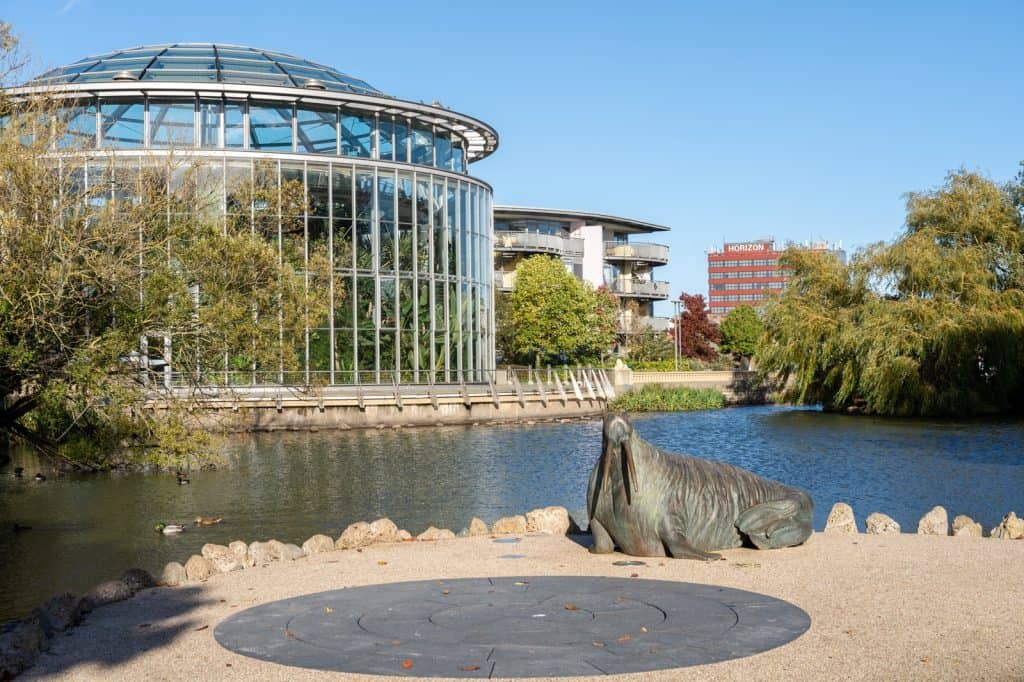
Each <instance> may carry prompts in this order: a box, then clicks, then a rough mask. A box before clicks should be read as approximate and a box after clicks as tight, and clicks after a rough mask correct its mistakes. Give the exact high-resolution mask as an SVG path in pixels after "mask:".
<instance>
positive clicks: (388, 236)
mask: <svg viewBox="0 0 1024 682" xmlns="http://www.w3.org/2000/svg"><path fill="white" fill-rule="evenodd" d="M394 269H395V224H394V223H393V222H391V221H390V220H382V221H380V271H381V272H385V271H389V270H394Z"/></svg>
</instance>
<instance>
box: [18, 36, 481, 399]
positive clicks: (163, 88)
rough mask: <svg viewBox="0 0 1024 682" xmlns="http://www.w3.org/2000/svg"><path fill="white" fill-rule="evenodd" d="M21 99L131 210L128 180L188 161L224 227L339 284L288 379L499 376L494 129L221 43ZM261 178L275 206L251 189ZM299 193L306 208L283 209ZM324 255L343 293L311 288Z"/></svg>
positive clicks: (97, 65) (68, 78) (324, 70)
mask: <svg viewBox="0 0 1024 682" xmlns="http://www.w3.org/2000/svg"><path fill="white" fill-rule="evenodd" d="M18 92H20V93H42V94H45V95H48V96H53V97H55V98H59V99H60V101H61V102H62V105H61V106H62V112H63V115H64V118H65V119H66V121H67V123H68V135H67V136H66V137H67V138H68V140H69V142H73V143H74V144H75V147H76V149H82V148H84V149H85V150H86V153H87V154H88V155H89V157H90V158H89V162H88V164H87V167H86V170H85V177H84V178H83V182H84V183H86V185H87V186H92V187H95V186H96V184H97V183H99V185H101V186H102V187H103V188H104V189H103V191H104V192H105V191H106V188H107V187H108V186H109V191H110V192H111V193H112V195H111V196H114V194H113V193H116V192H118V191H119V189H118V184H117V182H115V181H114V180H113V178H115V177H117V176H118V175H119V174H120V175H123V173H124V172H125V171H126V170H127V171H130V170H131V169H133V168H142V167H143V165H145V164H147V163H152V162H153V159H154V158H156V159H159V158H161V157H167V156H187V157H188V158H189V159H190V160H193V161H198V162H199V163H201V165H202V169H203V176H204V179H205V181H207V182H209V183H211V186H212V188H213V195H214V196H215V197H216V204H217V208H216V209H215V211H216V212H217V213H219V216H217V218H218V219H222V220H224V221H225V224H226V225H227V224H228V222H229V221H230V222H231V223H232V224H234V225H237V224H238V222H239V221H241V222H243V223H244V222H245V221H249V222H250V223H251V224H252V225H253V226H254V228H253V229H256V225H257V224H259V226H260V228H259V229H261V230H262V231H264V232H265V233H266V234H268V237H270V238H271V239H274V241H276V243H277V244H278V248H279V253H280V257H281V259H282V260H283V261H285V262H289V263H290V264H291V265H293V266H294V268H295V269H296V271H297V272H300V273H306V279H307V282H308V283H309V284H308V286H325V287H329V288H330V292H329V294H330V296H331V301H332V304H331V311H332V312H331V313H330V314H329V315H328V316H327V317H326V318H324V319H321V320H316V321H311V322H310V326H309V327H308V328H307V329H305V330H304V331H305V334H304V338H305V343H304V346H303V347H302V348H297V349H295V351H296V353H297V355H298V356H299V357H300V358H301V360H300V363H299V365H300V366H301V370H300V372H299V373H298V374H289V375H288V376H285V375H284V373H282V375H281V376H280V377H278V380H279V381H281V382H283V383H286V384H288V383H290V384H308V383H319V384H351V383H364V384H366V383H368V384H377V383H384V384H392V383H395V382H397V383H406V382H419V383H425V382H434V383H444V382H457V381H482V380H484V379H485V372H486V371H487V370H488V369H491V368H493V367H494V341H493V332H494V319H493V308H492V300H493V296H492V286H493V280H492V274H491V273H492V242H493V236H492V235H493V229H492V218H491V204H492V191H491V188H490V186H489V185H487V183H485V182H482V181H480V180H478V179H475V178H473V177H471V176H470V175H469V165H470V163H472V162H473V161H477V160H479V159H482V158H484V157H486V156H488V155H490V154H491V153H493V152H494V151H495V149H496V148H497V145H498V136H497V133H496V132H495V130H494V129H493V128H491V127H490V126H489V125H487V124H486V123H483V122H482V121H479V120H477V119H475V118H472V117H469V116H466V115H463V114H459V113H456V112H454V111H450V110H449V109H447V108H445V107H443V106H441V105H440V104H438V103H436V102H435V103H434V104H433V105H427V104H422V103H416V102H410V101H405V100H401V99H397V98H394V97H391V96H389V95H386V94H384V93H382V92H380V91H379V90H377V89H376V88H374V87H373V86H371V85H369V84H368V83H366V82H365V81H363V80H361V79H359V78H354V77H352V76H349V75H346V74H344V73H341V72H339V71H337V70H335V69H333V68H330V67H327V66H323V65H320V64H316V63H313V62H310V61H307V60H305V59H301V58H298V57H293V56H291V55H287V54H283V53H279V52H271V51H267V50H259V49H254V48H250V47H241V46H235V45H222V44H172V45H146V46H142V47H136V48H132V49H126V50H118V51H115V52H109V53H106V54H101V55H96V56H93V57H87V58H85V59H82V60H79V61H77V62H75V63H73V64H69V65H67V66H63V67H60V68H57V69H54V70H52V71H49V72H47V73H45V74H43V75H41V76H39V77H37V78H35V79H33V80H31V81H29V82H27V83H25V84H24V85H22V86H19V87H18V88H16V89H14V90H12V93H18ZM114 168H116V169H117V170H118V171H119V173H114V172H113V170H114ZM257 180H258V181H260V182H261V183H263V185H264V186H265V187H267V188H269V192H270V195H269V196H268V195H267V194H266V193H262V194H259V195H256V194H254V193H252V192H249V193H248V194H246V193H245V192H242V191H241V190H239V188H241V187H245V186H246V185H247V184H248V185H249V186H250V187H251V186H252V183H254V182H256V181H257ZM283 188H291V190H292V193H293V194H295V193H296V192H297V193H298V194H299V195H300V200H298V201H285V200H283V192H284V191H285V190H284V189H283ZM295 188H298V189H297V190H296V189H295ZM275 193H280V196H278V195H276V194H275ZM277 199H281V200H277ZM289 207H295V208H289ZM312 254H320V255H323V256H326V257H327V258H328V259H329V261H330V266H331V268H332V270H333V273H334V276H333V277H332V278H331V281H330V282H325V283H323V284H316V283H315V280H314V279H313V278H311V277H309V275H308V270H307V264H308V263H309V259H310V257H311V255H312ZM168 355H169V357H168V358H167V361H168V362H169V364H170V366H171V367H172V368H173V347H172V348H171V349H170V353H169V354H168ZM241 383H246V382H245V381H244V379H243V380H242V381H241Z"/></svg>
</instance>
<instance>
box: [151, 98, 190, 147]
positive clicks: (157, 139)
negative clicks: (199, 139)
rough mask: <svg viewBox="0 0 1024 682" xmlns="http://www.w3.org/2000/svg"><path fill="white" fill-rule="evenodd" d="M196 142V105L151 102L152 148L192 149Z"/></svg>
mask: <svg viewBox="0 0 1024 682" xmlns="http://www.w3.org/2000/svg"><path fill="white" fill-rule="evenodd" d="M195 140H196V121H195V103H194V102H192V101H188V102H152V101H151V102H150V103H149V144H150V146H151V147H192V146H194V145H195Z"/></svg>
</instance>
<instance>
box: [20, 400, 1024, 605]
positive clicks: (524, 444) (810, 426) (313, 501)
mask: <svg viewBox="0 0 1024 682" xmlns="http://www.w3.org/2000/svg"><path fill="white" fill-rule="evenodd" d="M635 423H636V425H637V429H638V430H639V432H640V434H641V435H643V436H644V437H645V438H647V439H649V440H651V441H653V442H654V443H656V444H658V445H660V446H662V447H665V448H668V449H672V450H676V451H681V452H688V453H691V454H695V455H699V456H703V457H709V458H717V459H722V460H724V461H729V462H732V463H734V464H738V465H740V466H744V467H747V468H750V469H753V470H754V471H757V472H758V473H761V474H762V475H765V476H768V477H770V478H776V479H778V480H781V481H784V482H786V483H790V484H793V485H798V486H801V487H803V488H805V489H807V490H808V491H810V492H811V494H812V495H813V497H814V499H815V502H816V504H817V509H816V513H815V527H816V528H819V529H820V528H821V527H822V525H823V524H824V519H825V516H826V515H827V513H828V509H829V507H830V506H831V504H832V503H833V502H834V501H836V500H845V501H847V502H849V503H850V504H851V505H853V507H854V511H855V512H856V514H857V516H858V518H860V519H861V520H862V521H863V519H864V517H865V516H866V515H867V514H869V513H871V512H872V511H884V512H885V513H887V514H889V515H890V516H892V517H893V518H895V519H896V520H897V521H898V522H899V523H900V524H901V525H902V526H903V528H904V529H905V530H910V531H913V530H915V529H916V524H917V520H918V518H920V516H921V515H922V514H924V512H926V511H927V510H928V509H930V508H931V507H932V506H933V505H935V504H942V505H944V506H946V507H947V509H949V510H950V513H951V514H953V515H955V514H960V513H964V514H969V515H970V516H973V517H974V518H975V519H976V520H979V521H981V522H982V524H983V525H984V526H985V528H986V529H988V528H991V527H992V526H993V525H995V524H996V523H998V521H999V519H1000V518H1001V516H1002V515H1003V514H1004V513H1006V512H1007V511H1009V510H1010V509H1016V510H1017V511H1018V512H1022V511H1024V499H1022V493H1021V491H1022V490H1024V423H1022V422H1020V421H986V422H970V423H926V422H911V421H898V420H883V419H868V418H860V417H844V416H841V415H829V414H822V413H820V412H816V411H809V410H792V409H785V408H775V407H754V408H736V409H730V410H719V411H709V412H694V413H687V414H659V415H650V416H644V417H637V418H636V420H635ZM599 443H600V424H599V422H598V421H596V420H595V421H590V422H573V423H567V424H542V425H536V426H511V425H510V426H487V427H484V426H478V427H438V428H422V429H402V430H390V429H389V430H380V431H377V430H370V431H344V432H319V433H286V434H277V433H276V434H255V435H247V436H241V437H238V438H237V439H233V440H232V441H230V442H229V444H228V446H227V448H226V453H225V454H226V459H227V461H228V462H229V465H228V466H227V467H224V468H222V469H221V470H220V471H216V472H210V473H199V474H194V475H193V476H192V484H191V485H187V486H179V485H177V483H176V481H175V479H174V477H173V476H170V475H147V474H117V473H112V474H101V475H94V476H63V477H59V478H58V477H53V476H51V477H50V478H49V480H47V481H46V482H42V483H37V482H35V481H33V480H31V476H32V475H33V474H34V473H35V471H36V470H38V468H39V465H38V463H37V462H36V461H35V460H34V459H33V458H32V457H31V455H28V454H26V453H24V452H16V453H14V460H13V461H12V462H11V463H9V464H8V465H7V466H6V467H5V468H4V469H2V470H0V575H3V576H4V580H3V581H0V621H2V620H5V619H6V618H8V617H11V616H12V615H17V614H19V613H23V612H24V611H26V610H28V609H29V608H31V607H32V606H34V605H35V604H36V603H38V602H39V601H41V600H42V599H43V598H45V597H48V596H50V595H52V594H54V593H56V592H58V591H61V590H65V589H67V590H72V591H75V592H79V591H81V590H84V589H86V588H88V587H89V586H91V585H93V584H95V583H96V582H99V581H100V580H105V579H109V578H111V577H115V576H116V575H117V574H118V573H119V572H120V571H121V570H123V569H125V568H127V567H129V566H142V567H144V568H148V569H150V570H154V571H155V570H158V569H159V568H160V567H162V566H163V564H164V563H166V562H167V561H171V560H178V561H183V560H184V559H185V558H187V557H188V555H189V554H192V553H196V552H198V551H199V548H200V547H201V546H202V545H203V544H204V543H206V542H217V543H226V542H228V541H230V540H235V539H239V538H241V539H244V540H246V541H251V540H255V539H266V538H271V537H276V538H278V539H281V540H285V541H289V542H296V543H301V542H302V541H303V540H304V539H305V538H306V537H308V536H310V535H312V534H313V533H318V532H323V533H327V534H329V535H332V536H335V537H336V536H337V535H338V534H340V532H341V530H342V529H344V527H345V526H346V525H347V524H349V523H351V522H352V521H356V520H360V519H373V518H377V517H379V516H389V517H391V518H392V519H393V520H394V521H395V522H396V523H397V524H398V525H399V526H400V527H404V528H407V529H408V530H410V531H411V532H413V533H416V532H419V531H421V530H423V529H424V528H426V527H427V526H428V525H435V526H439V527H447V528H452V529H453V530H456V531H457V530H458V529H460V528H462V527H464V526H467V525H468V524H469V520H470V518H471V517H472V516H474V515H475V516H480V517H482V518H484V519H485V520H486V521H489V522H490V521H493V520H494V519H496V518H498V517H499V516H503V515H507V514H512V513H521V512H523V511H525V510H527V509H531V508H534V507H540V506H545V505H549V504H559V505H563V506H565V507H567V508H568V509H569V510H570V511H571V512H572V513H573V515H574V516H576V518H577V519H579V520H581V521H583V520H584V507H585V499H584V497H585V494H586V482H587V476H588V474H589V471H590V468H591V466H592V465H593V462H594V460H595V459H596V457H597V454H598V450H599ZM15 466H23V467H25V471H26V477H25V478H23V479H15V478H14V477H13V474H12V472H13V468H14V467H15ZM199 515H201V516H223V517H224V519H225V521H224V523H223V524H221V525H218V526H211V527H207V528H196V529H190V530H189V531H188V532H186V533H183V534H182V535H180V536H163V535H159V534H157V533H156V532H154V530H153V525H154V524H156V523H157V522H160V521H164V522H168V523H174V522H177V523H181V522H186V523H187V522H189V521H190V520H191V519H193V518H194V517H195V516H199ZM15 522H17V523H20V524H23V525H27V526H32V530H31V531H26V532H19V533H15V532H13V531H12V524H13V523H15Z"/></svg>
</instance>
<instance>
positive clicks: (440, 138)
mask: <svg viewBox="0 0 1024 682" xmlns="http://www.w3.org/2000/svg"><path fill="white" fill-rule="evenodd" d="M434 158H435V159H436V160H437V161H436V165H437V167H438V168H451V167H452V142H451V140H449V139H448V136H447V135H445V134H444V133H438V134H437V137H435V138H434Z"/></svg>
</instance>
